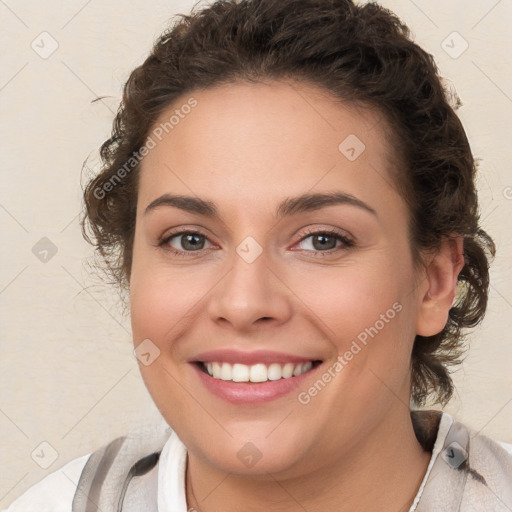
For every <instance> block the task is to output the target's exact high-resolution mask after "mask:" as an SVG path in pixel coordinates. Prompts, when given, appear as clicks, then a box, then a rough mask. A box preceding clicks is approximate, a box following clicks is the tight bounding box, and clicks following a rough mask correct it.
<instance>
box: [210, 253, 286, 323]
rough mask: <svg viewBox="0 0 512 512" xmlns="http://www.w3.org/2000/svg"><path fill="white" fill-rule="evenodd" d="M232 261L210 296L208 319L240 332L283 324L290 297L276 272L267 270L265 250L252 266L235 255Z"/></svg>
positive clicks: (282, 277) (273, 269)
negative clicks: (264, 325)
mask: <svg viewBox="0 0 512 512" xmlns="http://www.w3.org/2000/svg"><path fill="white" fill-rule="evenodd" d="M231 261H232V265H231V268H230V269H229V270H228V272H227V273H226V274H225V275H224V277H223V278H222V279H221V280H220V282H219V283H218V284H217V286H215V287H214V289H213V290H212V292H211V294H210V295H209V297H210V300H209V303H208V314H209V318H210V319H211V320H212V321H213V322H215V323H217V324H219V325H221V326H222V324H223V326H224V327H228V326H229V327H230V328H231V329H233V330H236V331H240V332H242V331H244V332H248V331H251V330H254V329H261V328H262V326H263V324H266V325H269V326H270V325H273V326H276V325H280V324H282V323H284V322H286V321H287V320H288V319H289V317H290V314H291V310H292V307H291V302H290V300H291V298H292V297H293V293H292V292H291V291H290V289H289V288H288V287H287V286H286V285H285V283H284V276H282V275H280V272H279V270H278V269H276V268H271V267H270V266H269V261H268V258H267V257H266V253H265V250H263V252H262V253H261V254H260V255H259V256H258V257H257V258H256V259H255V260H254V261H252V262H251V261H250V260H247V259H244V257H242V256H240V255H239V254H238V253H236V252H235V253H234V255H233V258H232V260H231ZM281 273H282V272H281Z"/></svg>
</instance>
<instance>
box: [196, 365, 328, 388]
mask: <svg viewBox="0 0 512 512" xmlns="http://www.w3.org/2000/svg"><path fill="white" fill-rule="evenodd" d="M194 364H195V365H196V366H197V367H198V368H199V370H200V371H201V372H202V373H204V374H206V375H208V376H209V377H212V378H213V379H216V380H221V381H230V382H236V383H264V382H268V381H279V380H288V379H293V378H294V377H299V376H300V375H303V374H305V373H307V372H309V371H311V370H313V369H314V368H316V367H317V366H319V365H320V364H322V361H321V360H312V361H306V362H300V363H270V364H266V363H256V364H252V365H247V364H243V363H234V364H232V363H228V362H223V361H195V362H194Z"/></svg>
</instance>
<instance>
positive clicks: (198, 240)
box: [158, 229, 354, 256]
mask: <svg viewBox="0 0 512 512" xmlns="http://www.w3.org/2000/svg"><path fill="white" fill-rule="evenodd" d="M309 239H311V240H310V241H309V248H308V247H306V248H305V247H300V248H299V249H300V250H305V251H307V252H310V253H312V255H313V256H328V255H332V254H333V253H337V252H339V251H342V250H346V249H347V248H349V247H352V246H353V245H354V242H353V240H351V239H349V238H348V237H347V236H345V235H343V234H342V233H340V232H338V231H336V230H332V229H331V230H329V229H327V230H326V229H323V230H317V231H308V232H307V234H306V236H303V237H302V238H301V240H300V241H299V242H298V244H299V245H300V244H304V245H306V246H307V245H308V243H306V241H308V240H309ZM205 242H208V243H210V242H209V240H208V237H207V236H206V235H204V234H203V233H201V232H199V231H192V230H184V231H179V232H175V233H171V234H170V235H167V236H165V237H164V238H162V239H161V240H160V241H159V243H158V245H159V246H160V247H162V248H163V249H165V250H166V251H170V252H172V253H173V254H175V255H176V256H187V255H190V254H191V253H194V252H197V253H199V252H201V251H203V250H205Z"/></svg>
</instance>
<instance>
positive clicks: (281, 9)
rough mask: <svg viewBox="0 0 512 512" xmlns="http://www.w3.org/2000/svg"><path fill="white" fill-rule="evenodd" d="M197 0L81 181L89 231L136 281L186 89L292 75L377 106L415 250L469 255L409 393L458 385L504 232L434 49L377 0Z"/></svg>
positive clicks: (416, 358)
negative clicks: (152, 153)
mask: <svg viewBox="0 0 512 512" xmlns="http://www.w3.org/2000/svg"><path fill="white" fill-rule="evenodd" d="M196 7H197V6H195V7H194V8H193V9H192V12H191V14H190V15H183V14H179V15H177V17H176V18H174V21H173V23H172V24H171V25H170V27H169V28H168V29H167V30H166V31H165V32H164V33H163V34H162V35H161V36H160V37H159V38H158V39H157V40H156V42H155V43H154V46H153V48H152V51H151V53H150V55H149V56H148V57H147V59H146V60H145V61H144V63H143V64H141V65H140V66H138V67H137V68H136V69H134V70H133V71H132V73H131V75H130V77H129V79H128V81H127V83H126V84H125V87H124V90H123V98H122V102H121V104H120V107H119V109H118V112H117V114H116V117H115V120H114V122H113V129H112V134H111V137H110V138H109V139H108V140H106V141H105V142H104V143H103V144H102V146H101V149H100V155H101V159H102V164H103V165H102V169H101V171H100V173H99V174H98V175H97V176H95V177H94V178H93V179H91V180H90V181H89V182H88V184H87V186H86V187H85V190H84V200H85V209H84V216H83V218H82V231H83V234H84V236H85V238H86V239H87V240H88V241H89V242H90V243H92V244H93V245H95V247H96V250H97V254H99V255H100V256H101V258H102V260H103V261H104V262H105V263H106V267H105V268H106V269H107V271H108V272H109V273H110V275H111V276H112V277H113V278H114V280H115V281H116V282H117V283H118V284H119V285H120V287H121V290H123V289H124V290H126V289H127V288H128V287H129V281H130V268H131V262H132V245H133V236H134V230H135V212H136V204H137V186H138V185H137V181H138V180H137V176H138V169H139V167H140V161H141V156H140V155H141V154H142V155H143V154H144V153H143V152H142V150H141V149H140V148H142V149H143V148H144V144H145V143H147V137H148V134H149V131H150V129H151V128H152V127H153V126H154V123H155V121H156V119H157V118H158V117H159V116H160V114H162V112H163V111H164V110H166V109H167V108H168V107H169V106H170V105H171V104H172V103H173V102H175V101H176V100H177V99H178V98H180V97H184V95H185V94H186V93H190V92H191V91H193V90H197V89H199V88H208V87H212V86H214V85H221V84H225V83H234V82H236V81H252V82H261V81H264V80H266V79H293V80H298V81H304V82H307V83H309V84H313V85H315V86H317V87H320V88H323V90H327V91H329V92H330V93H332V94H333V95H334V96H335V97H337V98H339V99H341V100H342V101H345V102H350V103H352V104H358V105H362V106H367V107H370V108H372V109H373V110H374V111H377V112H379V113H380V114H381V115H382V116H383V118H384V120H385V121H386V122H387V124H388V131H390V132H391V136H392V138H393V141H394V144H393V146H394V149H395V153H396V156H397V159H398V160H399V161H400V162H401V164H402V165H400V166H399V167H400V168H399V169H397V171H396V173H395V174H396V176H393V181H394V182H395V184H396V187H397V189H398V190H399V192H400V193H401V195H402V196H403V198H404V200H405V201H406V204H407V205H408V208H409V211H410V220H409V222H410V240H411V249H412V253H413V255H414V258H415V262H419V261H421V253H422V250H424V249H427V250H435V249H436V248H438V247H439V245H440V243H441V241H442V239H443V238H444V237H449V236H452V235H453V234H458V235H463V237H464V256H465V264H464V267H463V269H462V271H461V272H460V274H459V277H458V283H459V285H458V295H457V299H456V301H455V303H454V305H453V306H452V308H451V309H450V311H449V318H448V321H447V323H446V326H445V327H444V329H443V330H442V331H441V332H440V333H438V334H436V335H435V336H430V337H423V336H416V339H415V341H414V346H413V352H412V358H411V372H412V381H411V400H412V402H413V403H414V404H416V405H425V404H426V403H427V401H430V400H429V399H432V403H436V402H439V403H441V404H446V403H447V402H448V400H449V399H450V398H451V396H452V394H453V382H452V379H451V377H450V371H449V367H450V366H452V365H454V364H457V363H459V362H461V360H462V359H461V357H462V355H463V353H464V349H465V346H464V345H465V343H464V342H465V339H466V337H465V334H464V332H463V329H464V328H467V327H473V326H475V325H476V324H478V323H479V322H480V321H481V320H482V319H483V316H484V314H485V310H486V306H487V298H488V287H489V259H490V258H491V257H492V256H494V255H495V246H494V243H493V241H492V239H491V237H490V236H489V235H488V234H487V233H486V232H485V231H484V230H483V229H481V228H480V226H479V209H478V202H477V193H476V188H475V173H476V164H475V160H474V158H473V155H472V152H471V149H470V147H469V143H468V140H467V137H466V134H465V131H464V128H463V126H462V124H461V122H460V120H459V118H458V116H457V115H456V113H455V112H454V108H452V107H451V106H450V104H449V102H448V100H447V95H446V91H445V90H444V89H443V84H442V80H441V77H440V76H439V74H438V70H437V67H436V65H435V63H434V59H433V57H432V56H431V55H430V54H428V53H426V52H425V51H424V50H423V49H421V48H420V47H419V46H418V45H416V44H415V43H414V42H413V41H412V39H411V35H410V32H409V29H408V28H407V26H405V25H404V24H403V23H402V22H401V20H400V19H399V18H398V17H397V16H396V15H395V14H393V13H392V12H390V11H389V10H387V9H385V8H383V7H381V6H378V5H377V4H375V3H368V4H365V5H360V6H358V5H354V3H353V2H352V1H351V0H279V1H275V0H241V1H237V0H225V1H222V0H221V1H217V2H215V3H213V4H212V5H210V6H208V7H205V8H203V9H202V10H196ZM178 17H179V18H178ZM127 162H129V163H130V164H129V165H128V166H127Z"/></svg>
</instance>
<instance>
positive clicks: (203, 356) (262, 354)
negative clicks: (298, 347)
mask: <svg viewBox="0 0 512 512" xmlns="http://www.w3.org/2000/svg"><path fill="white" fill-rule="evenodd" d="M319 360H320V359H319V358H317V357H303V356H298V355H294V354H286V353H284V352H271V351H269V350H254V351H251V352H242V351H240V350H233V349H219V350H209V351H207V352H201V353H200V354H197V355H195V356H194V357H192V358H190V359H189V362H203V363H214V362H222V363H231V364H235V363H241V364H246V365H252V364H257V363H263V364H272V363H283V364H286V363H307V362H308V361H319Z"/></svg>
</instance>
